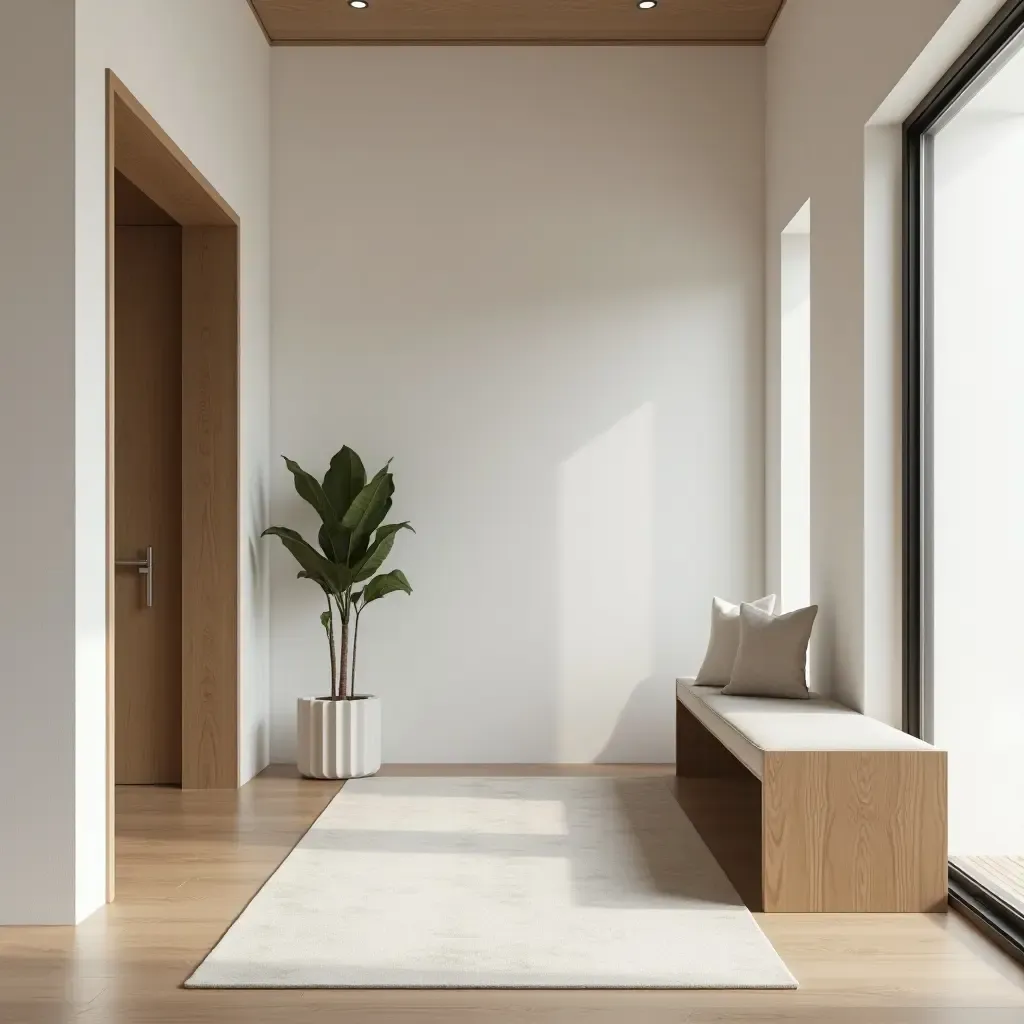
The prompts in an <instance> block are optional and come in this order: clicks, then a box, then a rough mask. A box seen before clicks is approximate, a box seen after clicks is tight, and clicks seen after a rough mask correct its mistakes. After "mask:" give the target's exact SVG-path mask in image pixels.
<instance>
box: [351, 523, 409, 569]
mask: <svg viewBox="0 0 1024 1024" xmlns="http://www.w3.org/2000/svg"><path fill="white" fill-rule="evenodd" d="M399 530H412V532H413V533H415V532H416V531H415V530H413V529H412V527H411V526H410V525H409V524H408V523H391V524H389V525H388V526H382V527H381V528H380V529H379V530H378V531H377V533H376V534H375V535H374V538H373V544H371V545H370V548H369V550H368V551H367V553H366V555H365V557H364V558H363V559H362V561H360V562H359V564H358V565H356V567H355V575H354V577H353V579H354V580H355V582H356V583H362V581H363V580H368V579H369V578H370V577H371V576H372V575H373V574H374V573H375V572H376V571H377V570H378V569H379V568H380V567H381V566H382V565H383V564H384V561H385V559H386V558H387V557H388V555H390V554H391V549H392V548H393V547H394V546H395V538H396V536H397V534H398V532H399Z"/></svg>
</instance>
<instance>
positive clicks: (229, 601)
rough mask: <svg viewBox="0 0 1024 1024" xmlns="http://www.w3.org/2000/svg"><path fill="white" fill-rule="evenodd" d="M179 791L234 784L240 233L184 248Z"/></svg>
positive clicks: (212, 236) (209, 232)
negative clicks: (181, 787) (181, 747)
mask: <svg viewBox="0 0 1024 1024" xmlns="http://www.w3.org/2000/svg"><path fill="white" fill-rule="evenodd" d="M182 325H183V326H182V508H183V518H182V579H183V584H182V586H183V591H182V601H183V605H182V670H183V674H182V735H183V762H182V785H183V786H185V787H186V788H190V789H206V788H221V787H234V786H237V785H238V730H239V693H238V682H239V679H238V570H239V565H238V528H239V527H238V519H239V517H238V507H239V505H238V230H237V229H236V228H234V227H186V228H184V230H183V242H182Z"/></svg>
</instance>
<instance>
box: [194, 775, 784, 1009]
mask: <svg viewBox="0 0 1024 1024" xmlns="http://www.w3.org/2000/svg"><path fill="white" fill-rule="evenodd" d="M670 785H671V783H670V781H669V780H668V779H665V778H651V779H622V778H598V777H587V778H566V777H562V778H439V777H433V778H397V777H386V778H372V779H361V780H357V781H353V782H349V783H347V784H346V785H345V787H344V788H343V789H342V791H341V792H340V793H339V794H338V796H337V797H335V799H334V800H333V802H332V803H331V804H330V806H329V807H328V808H327V809H326V810H325V811H324V813H323V814H322V815H321V816H320V818H319V819H318V820H317V821H316V823H315V824H314V825H313V827H312V828H311V829H310V830H309V832H307V833H306V835H305V837H304V838H303V839H302V840H301V841H300V842H299V844H298V845H297V846H296V847H295V849H294V850H293V851H292V853H291V854H290V855H289V856H288V858H287V859H286V860H285V861H284V863H283V864H282V865H281V867H280V868H279V869H278V870H277V872H276V873H275V874H274V875H273V876H272V877H271V878H270V880H269V881H268V882H267V883H266V885H264V887H263V888H262V889H261V890H260V892H259V893H257V895H256V897H255V898H254V899H253V900H252V902H251V903H250V904H249V906H248V907H246V909H245V910H244V911H243V912H242V914H241V915H240V916H239V918H238V919H237V920H236V921H235V923H234V924H233V925H232V926H231V928H229V929H228V931H227V933H226V934H225V935H224V937H223V938H222V939H221V941H220V942H219V943H218V944H217V946H216V948H215V949H214V950H213V951H212V952H211V953H210V954H209V956H207V958H206V959H205V960H204V961H203V963H202V964H201V965H200V966H199V968H198V969H197V970H196V972H195V973H194V974H193V975H192V977H191V978H189V980H188V981H187V982H186V986H187V987H191V988H595V989H598V988H681V989H688V988H716V989H717V988H730V989H731V988H736V989H739V988H795V987H796V983H795V981H794V980H793V977H792V975H791V974H790V973H789V971H788V970H787V969H786V967H785V965H784V964H783V963H782V961H781V960H780V959H779V956H778V954H777V953H776V952H775V950H774V949H773V948H772V946H771V944H770V943H769V942H768V939H767V938H766V937H765V935H764V933H763V932H762V931H761V930H760V928H758V926H757V923H756V922H755V921H754V918H753V917H752V916H751V915H750V913H749V912H748V911H747V909H746V907H744V905H743V903H742V902H741V900H740V898H739V896H738V895H737V894H736V892H735V890H734V889H733V887H732V885H731V884H730V883H729V881H728V879H727V878H726V877H725V875H724V874H723V872H722V870H721V869H720V868H719V867H718V865H717V863H716V862H715V860H714V858H713V857H712V856H711V854H710V852H709V851H708V849H707V847H706V846H705V845H704V844H703V842H701V840H700V838H699V836H698V835H697V833H696V831H695V830H694V828H693V826H692V825H691V824H690V822H689V820H688V819H687V818H686V816H685V815H684V814H683V812H682V810H681V809H680V807H679V805H678V804H677V803H676V801H675V797H674V796H673V794H672V790H671V788H670Z"/></svg>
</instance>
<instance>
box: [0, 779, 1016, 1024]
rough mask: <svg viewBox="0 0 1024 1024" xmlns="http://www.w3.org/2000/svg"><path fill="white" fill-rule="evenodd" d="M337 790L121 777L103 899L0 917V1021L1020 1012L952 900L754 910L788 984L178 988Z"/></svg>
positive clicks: (551, 1022) (639, 1022) (721, 1022)
mask: <svg viewBox="0 0 1024 1024" xmlns="http://www.w3.org/2000/svg"><path fill="white" fill-rule="evenodd" d="M629 771H630V773H631V774H637V773H638V770H636V769H633V770H629ZM649 772H650V769H645V770H643V773H644V774H648V773H649ZM418 773H419V774H429V773H432V771H431V772H428V771H423V770H420V771H419V772H418ZM469 773H470V772H468V771H467V770H466V769H458V770H453V771H452V772H450V774H469ZM489 773H491V774H497V773H499V772H498V771H497V770H492V771H491V772H489ZM502 773H506V774H507V773H508V772H507V770H502ZM524 773H525V771H524V770H523V769H518V770H516V772H515V774H524ZM537 773H538V774H539V773H540V772H537ZM666 784H668V781H667V782H666ZM336 790H337V786H335V785H333V784H330V783H316V782H306V781H302V780H299V779H297V778H295V777H294V773H293V772H284V771H280V770H279V771H273V770H271V771H268V772H266V773H264V774H263V775H262V776H261V777H260V778H259V779H257V780H255V781H254V782H252V783H250V784H249V785H248V786H246V787H245V788H244V789H243V790H241V791H240V792H238V793H233V792H220V793H218V792H210V791H207V792H191V793H183V792H181V791H179V790H176V789H149V788H146V789H142V788H136V789H122V790H120V791H119V792H118V794H117V884H118V898H117V901H116V903H114V904H113V905H112V906H110V907H108V908H106V909H105V910H102V911H100V912H99V913H97V914H95V915H94V916H93V917H92V918H90V919H89V920H88V921H87V922H85V924H83V925H82V926H81V927H79V928H78V929H77V930H75V929H65V928H49V929H0V1022H2V1024H61V1022H65V1021H81V1022H97V1024H101V1022H102V1024H122V1022H124V1024H157V1022H159V1024H164V1022H166V1024H171V1022H182V1024H189V1022H190V1024H197V1022H207V1021H208V1022H211V1024H212V1022H235V1021H237V1022H246V1024H260V1022H287V1024H304V1022H334V1021H347V1022H355V1024H364V1022H366V1024H393V1022H398V1021H410V1022H412V1021H414V1022H416V1024H465V1022H469V1021H473V1022H477V1021H480V1022H484V1021H486V1022H489V1024H490V1022H493V1024H504V1022H512V1021H516V1022H520V1021H522V1022H529V1024H556V1022H557V1024H577V1022H578V1024H584V1022H585V1024H610V1022H616V1024H617V1022H623V1024H648V1022H650V1024H670V1022H671V1024H681V1022H683V1021H685V1022H689V1024H694V1022H699V1024H712V1022H715V1024H730V1022H738V1021H748V1022H753V1021H788V1020H794V1021H806V1022H815V1024H838V1022H843V1024H855V1022H857V1024H860V1022H865V1024H897V1022H900V1024H914V1022H925V1021H927V1022H935V1024H939V1022H941V1024H953V1022H957V1024H959V1022H963V1024H996V1022H999V1024H1002V1022H1004V1021H1005V1022H1006V1024H1011V1022H1018V1024H1019V1022H1022V1021H1024V974H1022V972H1021V971H1020V970H1019V969H1018V967H1017V966H1016V965H1015V964H1014V963H1013V962H1012V961H1010V960H1008V959H1006V958H1005V957H1003V956H1002V954H1000V953H998V952H997V951H996V950H995V949H994V947H992V946H990V945H989V944H988V943H987V942H986V941H985V940H984V939H982V938H981V937H980V936H979V935H978V934H977V933H976V932H974V931H973V929H972V928H971V927H970V926H969V925H968V924H967V923H966V922H965V921H963V920H962V919H961V918H959V917H958V916H957V915H955V914H948V915H936V916H931V917H926V916H902V917H895V916H775V917H760V918H759V920H760V923H761V926H762V927H763V928H764V930H765V931H766V932H767V933H768V936H769V938H770V939H771V940H772V942H773V943H774V944H775V946H776V948H777V949H778V951H779V953H780V954H781V955H782V957H783V959H784V960H785V961H786V963H787V965H788V966H789V968H790V970H792V972H793V973H794V974H795V975H796V977H797V979H798V980H799V982H800V985H801V988H800V990H799V991H796V992H537V991H533V992H530V991H510V992H459V991H447V992H446V991H433V992H431V991H426V992H424V991H407V992H386V991H364V992H353V991H349V992H345V991H333V992H331V991H303V992H268V991H261V992H246V991H234V992H208V991H185V990H183V989H181V988H180V985H181V982H182V981H183V979H184V978H185V977H186V976H187V975H188V974H189V972H190V971H191V970H192V968H193V967H194V966H195V965H196V964H197V963H198V962H199V961H200V960H201V959H202V958H203V956H204V955H205V953H206V952H207V951H208V950H209V949H210V947H211V946H213V945H214V944H215V943H216V941H217V939H218V938H219V937H220V935H221V933H222V932H223V931H224V930H225V929H226V928H227V926H228V925H229V924H230V923H231V921H232V920H233V918H234V917H235V916H236V915H237V914H238V912H239V911H240V910H241V909H242V908H243V907H244V906H245V904H246V902H247V900H248V899H249V898H250V897H251V896H252V895H253V893H254V892H255V891H256V890H257V889H258V888H259V887H260V885H261V884H262V882H263V881H264V880H265V879H266V878H267V877H268V876H269V875H270V874H271V872H272V871H273V870H274V868H275V866H276V865H277V864H278V863H279V862H280V861H281V860H282V858H283V857H284V856H285V855H286V854H287V853H288V851H289V850H290V849H291V847H292V846H293V845H294V843H295V842H296V841H297V840H298V839H299V838H300V836H301V835H302V833H303V832H304V831H305V829H306V828H308V826H309V825H310V824H311V822H312V821H313V820H314V818H315V817H316V816H317V815H318V814H319V812H320V811H321V810H322V809H323V808H324V807H325V806H326V804H327V803H328V802H329V801H330V799H331V797H332V796H333V795H334V793H335V792H336Z"/></svg>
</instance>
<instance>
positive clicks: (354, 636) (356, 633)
mask: <svg viewBox="0 0 1024 1024" xmlns="http://www.w3.org/2000/svg"><path fill="white" fill-rule="evenodd" d="M362 614H363V610H362V608H357V609H356V628H355V630H354V631H353V633H352V696H353V697H354V696H355V695H356V653H357V652H358V650H359V616H360V615H362Z"/></svg>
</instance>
